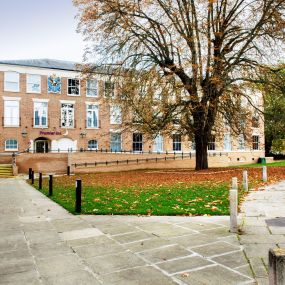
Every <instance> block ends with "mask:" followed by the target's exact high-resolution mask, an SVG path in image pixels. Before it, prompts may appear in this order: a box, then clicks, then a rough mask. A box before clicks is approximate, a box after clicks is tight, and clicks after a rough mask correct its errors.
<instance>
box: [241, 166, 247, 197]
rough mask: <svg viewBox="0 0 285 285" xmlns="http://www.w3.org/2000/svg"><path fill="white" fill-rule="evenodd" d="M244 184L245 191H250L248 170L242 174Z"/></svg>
mask: <svg viewBox="0 0 285 285" xmlns="http://www.w3.org/2000/svg"><path fill="white" fill-rule="evenodd" d="M242 186H243V190H244V191H246V192H247V191H248V175H247V170H244V171H243V174H242Z"/></svg>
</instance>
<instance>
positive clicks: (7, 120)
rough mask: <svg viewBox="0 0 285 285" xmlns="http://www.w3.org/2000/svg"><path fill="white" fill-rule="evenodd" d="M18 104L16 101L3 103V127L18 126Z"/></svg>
mask: <svg viewBox="0 0 285 285" xmlns="http://www.w3.org/2000/svg"><path fill="white" fill-rule="evenodd" d="M19 108H20V102H19V101H18V100H5V101H4V126H5V127H18V126H19V125H20V116H19V115H20V114H19Z"/></svg>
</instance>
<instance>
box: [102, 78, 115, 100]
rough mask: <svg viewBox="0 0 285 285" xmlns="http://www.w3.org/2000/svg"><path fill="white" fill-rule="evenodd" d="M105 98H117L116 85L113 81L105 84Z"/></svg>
mask: <svg viewBox="0 0 285 285" xmlns="http://www.w3.org/2000/svg"><path fill="white" fill-rule="evenodd" d="M104 94H105V97H111V98H113V97H114V96H115V83H114V82H111V81H105V83H104Z"/></svg>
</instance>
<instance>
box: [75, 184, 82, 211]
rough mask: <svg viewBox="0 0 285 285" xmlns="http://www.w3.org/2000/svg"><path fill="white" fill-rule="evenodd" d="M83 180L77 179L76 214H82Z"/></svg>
mask: <svg viewBox="0 0 285 285" xmlns="http://www.w3.org/2000/svg"><path fill="white" fill-rule="evenodd" d="M81 189H82V183H81V179H76V190H75V191H76V192H75V212H76V213H81Z"/></svg>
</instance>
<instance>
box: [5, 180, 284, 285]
mask: <svg viewBox="0 0 285 285" xmlns="http://www.w3.org/2000/svg"><path fill="white" fill-rule="evenodd" d="M283 186H284V184H281V185H280V187H279V186H278V187H279V188H282V187H283ZM279 188H278V189H279ZM284 189H285V187H284ZM273 191H274V190H272V191H269V193H271V192H272V193H275V192H273ZM262 193H266V195H267V193H268V192H265V191H264V192H262ZM282 193H283V192H282ZM253 194H256V193H253ZM284 194H285V191H284ZM278 195H279V194H278ZM281 196H282V197H283V198H284V196H283V194H280V199H281ZM250 197H251V194H250ZM260 197H262V195H261V196H260ZM283 198H282V199H283ZM253 199H255V198H253ZM270 199H274V198H273V197H271V198H270ZM270 199H269V200H268V203H269V204H270V201H271V200H270ZM253 201H255V200H250V199H249V201H248V202H246V203H251V202H253ZM280 201H282V200H280ZM281 203H282V202H280V204H278V205H276V207H279V206H280V205H281ZM252 204H254V203H251V204H250V205H249V208H250V209H251V210H250V211H249V212H246V211H245V213H244V215H243V219H242V220H243V222H244V227H243V229H244V230H245V232H246V233H247V234H245V235H242V236H240V241H239V238H238V237H237V236H236V235H234V234H230V233H229V232H228V228H229V225H228V223H229V217H137V216H73V215H72V214H69V213H68V212H67V211H65V210H64V209H63V208H62V207H60V206H59V205H57V204H56V203H54V202H53V201H51V200H50V199H48V198H47V197H45V196H44V195H42V194H41V193H39V192H38V191H36V190H35V189H33V188H32V187H30V186H29V185H27V184H26V183H25V182H24V181H23V180H21V179H3V180H0V284H76V285H77V284H82V285H83V284H84V285H85V284H87V285H88V284H95V285H96V284H108V285H113V284H114V285H115V284H116V285H120V284H122V285H126V284H130V285H133V284H139V285H140V284H141V285H148V284H152V285H168V284H180V285H185V284H220V285H221V284H256V282H255V281H254V279H253V274H255V276H256V277H257V278H258V279H259V281H260V282H265V280H266V276H265V273H264V272H263V271H262V270H263V269H264V270H265V271H266V269H265V267H264V263H266V262H265V261H264V260H265V259H262V258H261V257H260V256H251V252H255V247H256V246H259V247H260V248H261V247H263V244H261V243H258V244H255V241H256V240H258V241H262V238H263V236H264V233H263V230H264V227H265V228H268V226H264V224H263V222H262V219H261V217H260V216H252V215H251V214H253V215H256V211H257V209H259V208H260V209H262V208H263V207H262V206H261V204H260V205H259V207H258V206H256V207H255V206H252ZM268 207H269V206H268ZM276 210H277V212H278V209H277V208H276ZM269 211H270V213H271V210H270V209H269ZM273 216H274V215H273ZM273 216H272V217H273ZM283 216H285V213H284V215H283ZM274 218H275V216H274ZM264 220H265V219H264ZM256 221H259V222H260V223H261V224H262V226H259V225H258V224H257V222H256ZM252 227H255V228H252ZM257 227H258V229H259V232H256V228H257ZM270 227H271V226H270ZM270 227H269V228H270ZM277 228H278V229H276V227H275V226H272V230H273V231H275V233H276V234H272V232H271V233H269V234H268V235H266V237H267V236H269V235H270V236H272V237H271V238H272V239H273V244H276V243H277V239H276V240H275V238H280V240H278V242H279V241H280V243H279V244H280V245H282V243H283V244H285V240H284V234H285V233H284V232H283V233H280V227H277ZM283 229H284V228H283ZM250 231H252V234H250ZM281 231H282V230H281ZM251 238H252V239H254V240H251ZM246 239H249V240H246ZM250 241H251V243H250ZM252 241H253V242H254V243H252ZM267 241H268V240H267V239H266V242H267ZM252 245H254V247H252ZM267 245H270V244H266V246H267ZM244 248H245V251H243V249H244ZM266 251H267V248H266V249H263V251H262V252H264V254H267V253H266ZM260 252H261V251H260ZM252 254H253V253H252ZM263 257H265V255H264V256H263ZM248 259H249V261H250V265H249V263H248ZM260 262H261V264H260ZM254 264H256V266H255V265H254ZM262 266H263V267H262ZM255 268H257V269H260V274H256V269H255ZM252 269H254V271H252ZM262 272H263V273H262ZM260 284H262V283H260Z"/></svg>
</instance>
